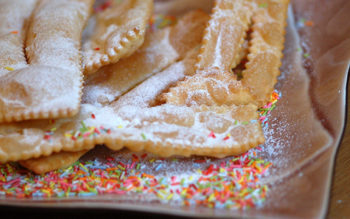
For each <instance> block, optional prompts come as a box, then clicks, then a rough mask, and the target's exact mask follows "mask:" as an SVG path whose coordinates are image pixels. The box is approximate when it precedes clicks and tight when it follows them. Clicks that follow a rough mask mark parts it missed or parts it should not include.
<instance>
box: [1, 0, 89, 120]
mask: <svg viewBox="0 0 350 219" xmlns="http://www.w3.org/2000/svg"><path fill="white" fill-rule="evenodd" d="M92 4H93V0H38V1H33V0H28V1H21V0H3V1H1V2H0V10H1V15H0V16H1V18H0V30H1V35H0V42H1V45H2V46H1V51H0V56H1V58H0V122H11V121H22V120H29V119H44V118H57V117H67V116H72V115H74V114H76V113H77V112H78V110H79V106H80V99H81V94H82V71H81V56H80V40H81V33H82V31H83V28H84V26H85V23H86V21H87V19H88V17H89V14H90V12H91V10H92Z"/></svg>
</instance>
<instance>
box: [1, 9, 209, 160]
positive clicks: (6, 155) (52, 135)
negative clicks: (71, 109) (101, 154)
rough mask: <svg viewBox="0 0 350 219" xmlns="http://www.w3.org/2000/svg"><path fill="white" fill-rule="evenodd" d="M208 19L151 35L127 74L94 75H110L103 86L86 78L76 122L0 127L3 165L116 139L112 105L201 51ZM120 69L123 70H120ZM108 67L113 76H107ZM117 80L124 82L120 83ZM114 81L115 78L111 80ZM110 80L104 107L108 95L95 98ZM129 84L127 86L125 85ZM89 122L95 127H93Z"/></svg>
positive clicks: (190, 19) (193, 17)
mask: <svg viewBox="0 0 350 219" xmlns="http://www.w3.org/2000/svg"><path fill="white" fill-rule="evenodd" d="M208 19H209V16H208V15H207V14H205V13H204V12H199V11H196V12H192V13H189V14H187V15H185V16H184V17H183V18H181V19H180V20H179V22H178V23H177V24H176V25H175V26H171V27H168V28H164V29H161V30H157V31H155V32H151V33H149V34H147V35H146V39H145V43H144V44H143V46H142V47H141V48H140V49H139V51H140V52H136V53H134V54H133V55H132V56H130V57H129V58H127V59H128V60H129V62H130V65H128V66H129V68H128V69H127V71H126V70H125V69H124V67H125V65H124V64H123V62H118V63H117V64H114V65H110V66H106V67H105V69H101V71H103V72H97V73H96V74H94V75H91V77H94V76H95V75H98V74H100V73H101V74H102V73H108V72H109V73H108V74H109V76H106V77H102V78H101V79H103V80H101V81H100V83H101V84H100V83H98V82H97V81H96V80H95V81H94V83H93V84H92V83H91V84H90V83H89V81H90V80H89V78H88V79H87V85H86V90H85V91H84V98H83V99H84V102H83V103H82V105H81V110H80V112H79V114H78V115H76V116H75V117H72V118H65V119H57V120H55V121H52V120H32V121H24V122H18V123H9V124H0V162H7V161H17V160H26V159H29V158H33V157H39V156H41V155H46V156H47V155H50V154H51V153H53V152H59V151H61V150H65V151H79V150H83V149H90V148H92V147H94V146H95V144H102V143H105V141H108V138H109V137H111V136H112V135H110V134H112V133H113V131H112V129H115V130H114V131H116V132H118V131H119V130H120V129H118V127H119V124H118V121H115V120H113V118H115V115H114V111H115V110H117V109H114V108H112V107H111V104H112V103H113V102H115V101H118V98H119V97H120V96H121V95H123V94H124V93H125V92H128V91H129V90H130V89H132V88H133V87H134V86H135V85H137V84H138V83H140V82H142V80H144V79H145V77H150V76H151V75H152V74H155V73H157V72H159V71H162V70H163V69H165V68H167V67H168V66H169V65H171V64H172V63H174V62H175V61H176V60H180V59H183V58H184V57H185V56H186V54H187V52H188V51H190V50H193V49H195V48H197V47H198V46H199V45H200V42H201V38H202V34H203V31H204V28H205V25H206V23H207V21H208ZM160 42H161V43H162V44H161V45H162V47H161V48H163V49H164V50H165V52H159V51H160V50H159V48H160V47H159V43H160ZM186 50H187V51H186ZM154 60H155V61H157V62H155V63H158V64H153V63H154V62H153V61H154ZM160 63H161V65H160ZM119 64H120V65H121V66H120V67H118V65H119ZM146 66H148V67H146ZM109 68H110V69H113V71H108V69H109ZM143 69H145V70H146V71H144V70H143ZM139 70H142V71H139ZM140 72H141V73H140ZM118 75H119V77H121V78H125V79H124V80H121V81H120V82H118V77H117V76H118ZM114 77H116V79H113V78H114ZM109 78H111V80H114V81H115V82H116V84H115V85H114V84H110V85H107V86H106V87H107V88H108V89H110V90H113V89H114V91H113V93H116V94H118V95H116V96H114V97H113V98H112V99H110V100H109V101H110V103H109V102H102V103H103V104H102V103H101V102H100V101H99V100H100V99H108V98H110V97H109V96H110V95H109V93H108V92H106V93H103V92H100V93H99V94H100V95H96V90H99V89H100V88H101V86H103V84H104V82H105V81H107V80H109ZM125 80H127V81H128V83H123V81H125ZM113 86H116V88H113ZM102 88H103V87H102ZM102 91H103V89H102ZM97 93H98V92H97ZM104 95H105V96H106V97H104ZM92 115H94V116H92ZM111 116H112V117H111ZM93 117H94V118H93ZM90 121H91V122H93V123H94V124H90ZM82 132H83V133H82ZM89 133H90V134H89ZM98 133H99V134H98Z"/></svg>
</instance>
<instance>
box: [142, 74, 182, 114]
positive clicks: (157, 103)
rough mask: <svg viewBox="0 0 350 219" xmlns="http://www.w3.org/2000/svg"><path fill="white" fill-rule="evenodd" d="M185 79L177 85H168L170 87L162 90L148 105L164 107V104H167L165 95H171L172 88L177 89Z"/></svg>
mask: <svg viewBox="0 0 350 219" xmlns="http://www.w3.org/2000/svg"><path fill="white" fill-rule="evenodd" d="M183 80H184V78H183V79H182V80H179V81H177V82H175V83H171V84H169V85H168V87H166V88H165V89H164V90H162V92H160V93H159V94H158V95H157V96H156V97H155V98H154V99H153V100H151V101H150V102H149V104H148V106H149V107H156V106H160V105H163V104H166V99H165V96H164V95H165V94H167V93H169V92H170V89H171V88H172V87H176V86H177V84H178V83H179V82H181V81H183Z"/></svg>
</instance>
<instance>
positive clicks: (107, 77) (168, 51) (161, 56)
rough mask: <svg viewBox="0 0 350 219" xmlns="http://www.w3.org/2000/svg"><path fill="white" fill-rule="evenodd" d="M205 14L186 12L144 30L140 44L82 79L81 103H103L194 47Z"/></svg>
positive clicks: (108, 101)
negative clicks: (159, 27)
mask: <svg viewBox="0 0 350 219" xmlns="http://www.w3.org/2000/svg"><path fill="white" fill-rule="evenodd" d="M208 19H209V16H208V15H207V14H205V13H204V12H200V11H196V12H190V13H188V14H186V15H185V16H183V17H182V18H181V19H179V21H178V23H177V24H176V25H175V26H172V27H167V28H165V29H162V30H160V31H155V32H147V33H146V38H145V42H144V44H143V45H142V46H141V48H140V49H139V50H137V51H136V52H135V53H134V54H133V55H132V56H130V57H128V58H125V59H122V60H120V61H119V62H118V63H117V64H114V65H109V66H106V67H103V68H102V69H100V70H99V71H98V72H97V73H96V74H93V75H91V76H89V77H87V79H86V86H85V88H84V95H83V102H85V103H91V104H101V105H106V104H109V103H111V102H112V101H114V100H115V99H116V98H117V97H118V96H120V95H121V94H122V93H125V92H126V91H128V90H129V89H130V88H132V87H134V86H135V85H136V84H138V83H140V82H141V81H143V80H145V79H146V78H148V77H150V76H151V75H153V74H155V73H157V72H159V71H161V70H163V69H165V68H166V67H168V66H169V65H170V64H172V63H174V62H175V61H176V60H179V59H183V58H184V56H185V54H186V52H187V51H189V50H191V49H192V48H194V47H195V46H198V44H199V42H200V41H201V39H202V33H203V31H198V30H203V29H204V27H205V25H206V23H207V21H208Z"/></svg>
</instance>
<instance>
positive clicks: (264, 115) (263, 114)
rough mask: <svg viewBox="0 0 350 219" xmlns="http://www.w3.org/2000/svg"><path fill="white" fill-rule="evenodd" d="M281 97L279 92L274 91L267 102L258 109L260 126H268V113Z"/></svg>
mask: <svg viewBox="0 0 350 219" xmlns="http://www.w3.org/2000/svg"><path fill="white" fill-rule="evenodd" d="M281 97H282V94H281V93H280V92H277V91H274V92H273V93H272V95H271V100H270V102H269V103H268V104H266V105H265V106H263V107H261V108H260V109H259V113H260V122H261V125H262V126H265V127H268V115H269V114H270V113H271V111H272V110H274V109H275V108H276V103H277V101H278V100H279V99H280V98H281Z"/></svg>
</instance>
